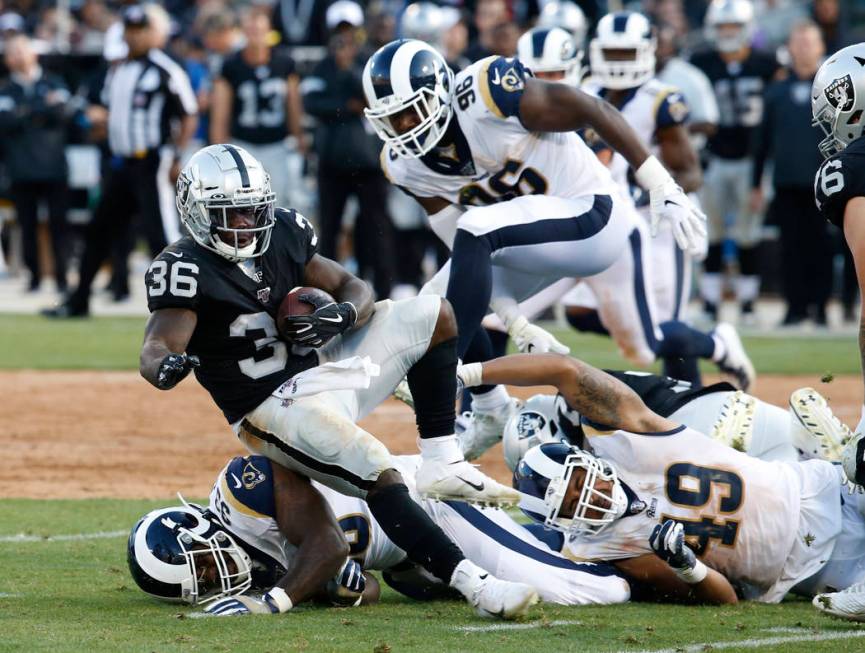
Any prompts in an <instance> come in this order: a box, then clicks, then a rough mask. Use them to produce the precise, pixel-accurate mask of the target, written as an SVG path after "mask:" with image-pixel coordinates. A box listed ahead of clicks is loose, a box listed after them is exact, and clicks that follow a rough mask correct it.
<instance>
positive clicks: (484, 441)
mask: <svg viewBox="0 0 865 653" xmlns="http://www.w3.org/2000/svg"><path fill="white" fill-rule="evenodd" d="M521 406H522V402H521V401H520V400H519V399H514V398H513V397H511V398H510V399H509V400H508V403H507V404H505V405H504V406H502V407H501V408H500V409H499V410H497V411H496V412H494V413H484V412H481V411H477V410H476V411H467V412H465V413H463V414H462V415H460V416H459V417H457V422H456V432H457V439H458V440H459V441H460V448H461V449H462V450H463V456H465V459H466V460H474V459H476V458H479V457H480V456H481V455H482V454H483V453H484V452H485V451H486V450H487V449H489V448H490V447H492V446H494V445H495V444H497V443H498V442H501V441H502V433H504V431H505V425H506V424H507V423H508V420H509V419H510V418H511V416H512V415H515V414H516V413H517V411H519V409H520V407H521Z"/></svg>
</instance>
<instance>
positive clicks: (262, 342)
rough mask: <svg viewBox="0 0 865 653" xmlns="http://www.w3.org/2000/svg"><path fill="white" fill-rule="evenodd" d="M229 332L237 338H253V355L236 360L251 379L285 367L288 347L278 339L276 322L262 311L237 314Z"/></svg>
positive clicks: (241, 369)
mask: <svg viewBox="0 0 865 653" xmlns="http://www.w3.org/2000/svg"><path fill="white" fill-rule="evenodd" d="M228 331H229V333H230V334H231V335H232V336H234V337H238V338H255V355H253V356H250V357H249V358H244V359H242V360H239V361H237V364H238V366H240V371H241V372H243V373H244V374H245V375H246V376H248V377H249V378H251V379H260V378H262V377H264V376H268V375H269V374H274V373H275V372H279V371H280V370H283V369H285V363H286V360H287V358H288V348H287V347H286V346H285V343H284V342H282V341H281V340H279V339H278V337H277V335H278V332H277V330H276V322H274V321H273V318H272V317H270V315H268V314H267V313H265V312H264V311H261V312H260V313H250V314H246V315H238V316H237V318H236V319H235V320H234V322H232V323H231V326H229V328H228Z"/></svg>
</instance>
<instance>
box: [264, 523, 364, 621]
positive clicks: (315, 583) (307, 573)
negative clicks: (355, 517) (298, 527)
mask: <svg viewBox="0 0 865 653" xmlns="http://www.w3.org/2000/svg"><path fill="white" fill-rule="evenodd" d="M348 553H349V548H348V543H347V542H346V541H345V537H344V536H343V534H342V531H339V530H335V531H334V530H331V529H327V530H326V531H323V532H321V533H317V534H312V535H309V536H307V538H306V539H305V540H304V541H303V543H302V544H301V545H300V547H299V548H298V550H297V553H296V554H295V558H294V563H293V564H292V566H291V569H289V570H288V573H287V574H286V575H285V576H284V577H283V578H282V579H281V580H280V581H279V582H278V583H277V587H281V588H282V589H284V590H285V593H286V594H288V598H290V599H291V602H292V604H293V605H297V604H298V603H300V602H301V601H305V600H307V599H309V598H312V597H313V596H315V595H316V594H319V593H320V592H321V589H322V588H323V587H324V586H325V585H327V583H328V581H330V579H332V578H333V577H334V576H336V574H337V572H338V571H339V570H340V567H341V566H342V565H343V563H344V562H345V559H346V557H347V556H348Z"/></svg>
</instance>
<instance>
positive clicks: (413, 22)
mask: <svg viewBox="0 0 865 653" xmlns="http://www.w3.org/2000/svg"><path fill="white" fill-rule="evenodd" d="M459 19H460V13H459V10H458V9H455V8H454V7H441V6H439V5H437V4H433V3H432V2H413V3H412V4H410V5H409V6H408V7H406V8H405V11H404V12H403V14H402V16H401V17H400V21H399V34H400V36H401V37H402V38H404V39H417V40H418V41H423V42H424V43H427V44H429V45H431V46H432V47H433V48H435V49H436V50H438V51H439V52H444V42H443V41H444V35H445V32H447V31H448V30H449V29H450V28H451V27H453V26H454V25H456V23H457V22H458V21H459Z"/></svg>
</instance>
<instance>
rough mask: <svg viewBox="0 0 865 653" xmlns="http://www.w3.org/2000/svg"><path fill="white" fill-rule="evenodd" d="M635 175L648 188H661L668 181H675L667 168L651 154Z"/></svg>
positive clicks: (639, 182)
mask: <svg viewBox="0 0 865 653" xmlns="http://www.w3.org/2000/svg"><path fill="white" fill-rule="evenodd" d="M634 177H635V178H636V180H637V183H638V184H640V186H642V187H643V188H645V189H646V190H652V189H653V188H659V187H661V186H663V185H664V184H666V183H667V182H669V181H673V178H672V177H671V176H670V173H669V172H667V169H666V168H665V167H664V165H663V164H662V163H661V162H660V161H658V159H657V157H655V156H650V157H649V158H648V159H646V160H645V161H643V163H642V165H641V166H640V167H639V168H637V170H636V172H635V173H634Z"/></svg>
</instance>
